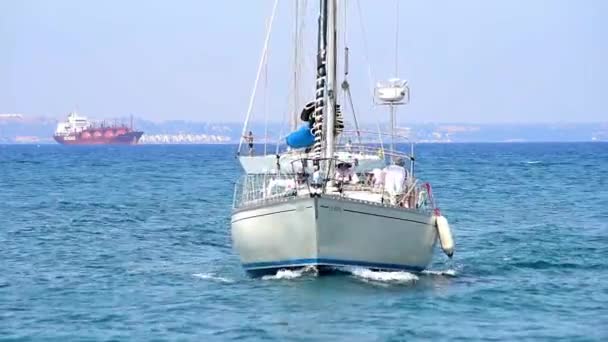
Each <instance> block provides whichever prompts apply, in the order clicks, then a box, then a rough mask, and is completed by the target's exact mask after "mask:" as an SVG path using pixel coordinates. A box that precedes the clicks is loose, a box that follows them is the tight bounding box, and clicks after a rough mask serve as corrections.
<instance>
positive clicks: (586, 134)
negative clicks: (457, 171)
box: [0, 115, 608, 145]
mask: <svg viewBox="0 0 608 342" xmlns="http://www.w3.org/2000/svg"><path fill="white" fill-rule="evenodd" d="M56 124H57V120H56V119H51V118H46V117H27V116H25V115H20V116H10V117H0V144H54V143H55V142H54V141H53V139H52V135H53V132H54V130H55V127H56ZM134 126H135V127H136V128H137V129H139V130H142V131H144V136H143V137H142V139H141V143H142V144H163V145H167V144H169V145H171V144H204V145H209V144H221V145H225V144H238V142H239V139H240V135H241V131H242V129H243V127H242V124H241V123H213V122H192V121H180V120H173V121H165V122H152V121H148V120H144V119H141V118H139V119H138V118H135V120H134ZM381 126H383V127H382V129H383V130H385V131H386V130H387V127H386V126H387V125H385V124H383V125H381ZM248 129H249V130H251V131H253V132H254V135H255V136H256V137H257V138H256V143H258V144H263V141H264V139H263V138H262V136H263V135H264V133H265V132H266V131H267V133H268V137H269V139H270V140H269V143H270V144H273V143H275V142H276V141H277V138H279V137H280V136H284V135H285V134H286V133H287V131H288V129H287V128H286V127H284V126H282V125H281V124H278V123H269V124H268V127H267V130H266V127H265V125H264V124H263V123H259V122H254V123H252V124H251V125H250V127H249V128H248ZM350 129H353V128H352V127H351V128H350ZM360 129H362V130H367V131H370V132H371V131H376V130H377V129H378V127H377V125H376V124H375V123H373V124H370V123H366V124H362V125H361V127H360ZM397 132H398V133H399V134H401V135H404V136H408V137H410V139H411V140H412V141H415V142H417V143H421V144H422V143H528V142H602V141H604V142H605V141H608V122H603V123H533V124H523V123H511V124H470V123H424V124H415V123H414V124H407V125H406V124H403V123H401V124H400V125H398V128H397Z"/></svg>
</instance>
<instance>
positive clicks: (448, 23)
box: [0, 0, 608, 124]
mask: <svg viewBox="0 0 608 342" xmlns="http://www.w3.org/2000/svg"><path fill="white" fill-rule="evenodd" d="M378 3H382V6H378ZM272 4H273V1H271V0H263V1H262V0H259V1H246V0H226V1H217V2H200V1H194V0H183V1H178V2H173V3H170V2H166V1H145V2H144V1H133V2H120V1H116V0H110V1H104V2H82V1H77V0H56V1H52V2H46V1H42V0H23V1H5V2H0V42H2V46H3V52H2V53H1V54H0V77H2V82H0V112H2V113H25V114H30V115H44V116H49V117H55V118H63V117H64V116H65V114H66V113H67V112H68V111H71V110H73V109H74V108H75V107H76V106H77V107H78V109H79V110H80V111H81V112H82V113H83V114H85V115H87V116H90V117H98V118H103V117H120V116H128V115H129V114H133V115H135V116H137V117H141V118H143V119H146V120H151V121H156V122H158V121H164V120H172V119H177V120H189V121H209V122H242V120H243V119H244V116H245V112H246V110H247V104H248V101H249V96H250V93H251V89H252V86H253V81H254V79H255V75H256V69H257V64H258V59H259V56H260V53H261V49H262V45H263V40H264V34H265V25H266V21H267V20H268V17H269V15H270V12H271V7H272ZM355 4H356V2H350V5H348V8H347V11H348V14H349V17H348V31H347V34H348V40H349V47H350V49H351V53H352V56H351V61H350V69H351V70H350V71H351V72H350V84H351V86H352V89H353V95H354V100H355V104H356V106H357V109H358V112H359V113H364V112H366V111H368V110H369V108H370V105H371V104H370V101H369V87H370V81H369V78H368V74H367V62H366V59H365V58H364V55H365V49H364V44H363V39H362V35H361V30H360V26H359V19H358V12H357V8H356V5H355ZM314 6H317V1H313V0H310V1H309V6H308V15H307V17H306V20H307V22H306V30H307V32H314V30H315V29H316V13H315V11H314ZM361 7H362V12H363V19H364V22H365V30H366V31H367V34H366V39H367V44H368V46H369V49H368V51H369V54H370V61H371V69H372V74H373V75H372V76H373V78H374V81H375V80H382V79H387V78H390V77H393V76H394V72H393V70H394V55H395V54H394V40H395V34H394V26H395V14H394V12H395V2H394V1H382V2H378V1H371V0H362V1H361ZM292 12H293V3H292V2H291V1H289V2H288V1H281V2H280V3H279V8H278V12H277V18H276V21H275V23H274V29H273V36H272V39H271V45H270V60H269V71H268V73H269V82H268V83H269V85H268V91H267V92H268V95H267V98H268V101H269V112H270V113H283V112H285V111H286V110H287V104H288V100H287V99H288V88H289V87H290V82H289V76H286V75H289V74H290V71H291V69H290V68H291V65H292V63H293V57H292V50H293V46H292V44H293V43H292V42H291V40H292V30H293V24H292V22H291V21H292V16H293V13H292ZM399 18H400V23H399V26H400V30H399V71H400V72H399V76H400V77H402V78H405V79H407V80H408V81H409V83H410V85H411V88H412V102H411V104H410V105H408V106H407V107H406V108H404V109H402V110H401V111H400V119H399V121H400V122H401V123H405V122H412V123H422V122H446V123H473V124H484V123H486V124H487V123H502V122H510V123H554V122H605V121H606V120H607V119H608V104H607V102H606V101H604V96H603V93H602V91H603V90H604V89H605V85H606V84H608V66H607V65H606V63H605V61H606V60H608V44H607V43H606V41H605V37H606V36H607V34H608V3H607V2H605V1H601V0H587V1H580V2H574V1H569V0H555V1H549V0H542V1H540V0H539V1H533V2H527V1H523V0H516V1H503V0H501V1H492V2H489V1H483V0H467V1H459V2H458V3H456V2H447V1H425V2H422V1H418V2H414V1H401V2H400V3H399ZM308 37H309V38H310V39H311V40H310V41H308V42H307V43H306V48H307V49H308V51H307V52H308V54H310V55H311V56H312V53H314V51H313V49H314V46H315V44H316V41H315V40H316V38H315V37H314V35H309V36H308ZM306 70H308V71H309V73H308V74H306V75H305V76H303V77H305V78H306V79H307V80H306V81H307V82H308V84H310V85H312V81H313V80H314V75H313V74H312V73H311V71H310V69H306ZM339 71H340V72H341V69H340V70H339ZM260 87H262V88H263V86H262V85H260ZM308 88H310V89H307V91H308V92H309V93H310V92H312V90H313V89H312V86H309V87H308ZM260 97H263V96H259V97H258V101H257V102H256V108H255V112H254V115H255V116H254V118H253V119H254V120H256V121H260V120H263V119H264V118H263V115H261V112H262V111H263V110H262V107H263V100H262V99H261V98H260ZM271 115H275V114H271ZM276 115H278V116H280V115H282V114H276ZM375 115H384V113H381V114H379V113H378V112H376V113H373V115H372V114H369V115H368V116H365V115H364V114H361V116H362V121H371V120H373V117H374V116H375ZM347 118H349V116H348V115H347ZM272 121H280V118H275V119H274V120H272Z"/></svg>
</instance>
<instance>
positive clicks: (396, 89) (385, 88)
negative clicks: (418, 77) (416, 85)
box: [374, 78, 410, 105]
mask: <svg viewBox="0 0 608 342" xmlns="http://www.w3.org/2000/svg"><path fill="white" fill-rule="evenodd" d="M374 100H375V101H376V104H380V105H402V104H407V103H408V102H409V101H410V88H409V86H408V84H407V81H406V80H401V79H399V78H391V79H389V80H388V81H384V82H378V83H377V84H376V87H375V88H374Z"/></svg>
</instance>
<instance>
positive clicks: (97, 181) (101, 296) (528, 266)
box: [0, 143, 608, 341]
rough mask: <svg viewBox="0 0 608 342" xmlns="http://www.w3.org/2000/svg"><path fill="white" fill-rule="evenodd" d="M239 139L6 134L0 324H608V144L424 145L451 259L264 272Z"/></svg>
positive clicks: (308, 332)
mask: <svg viewBox="0 0 608 342" xmlns="http://www.w3.org/2000/svg"><path fill="white" fill-rule="evenodd" d="M234 150H235V147H234V146H229V145H224V146H220V145H218V146H131V147H112V146H100V147H66V146H56V145H41V146H36V145H29V146H8V145H4V146H0V253H1V255H0V339H1V340H24V341H33V340H44V341H48V340H62V341H77V340H91V341H94V340H129V341H135V340H142V341H148V340H194V341H215V340H218V341H224V340H294V341H312V340H331V341H385V340H386V341H391V340H395V341H397V340H408V341H411V340H418V339H420V340H451V341H452V340H461V341H464V340H467V341H469V340H526V339H527V340H555V339H558V340H559V339H561V340H564V341H588V340H596V341H601V340H607V339H608V223H607V222H608V144H605V143H578V144H548V143H547V144H541V143H538V144H524V143H521V144H429V145H418V146H417V151H416V153H417V162H416V170H417V172H418V176H419V177H421V178H423V179H425V180H428V181H430V182H431V184H432V185H433V190H434V193H435V197H436V198H437V201H438V204H439V206H440V208H441V210H442V212H443V214H444V215H445V216H446V217H447V218H448V220H449V221H450V224H451V227H452V230H453V234H454V237H455V242H456V253H455V256H454V259H453V260H448V259H447V258H446V257H445V256H444V255H443V254H442V253H441V251H440V249H439V248H437V251H436V255H435V257H434V262H433V264H432V265H431V266H430V268H429V270H427V271H425V272H422V273H418V274H413V273H407V272H397V273H390V272H373V271H371V270H367V269H361V268H348V269H345V271H346V272H345V273H342V274H338V275H335V276H328V277H325V276H323V277H319V276H318V275H317V274H316V272H314V270H310V269H300V270H287V271H280V272H278V273H277V274H275V275H271V276H266V277H264V278H257V279H253V278H250V277H248V276H247V275H246V274H245V273H244V272H243V270H242V269H241V267H240V264H239V260H238V256H237V255H235V253H234V251H233V249H232V246H231V240H230V213H231V204H232V194H233V190H234V189H233V186H234V181H235V180H236V179H237V177H238V176H239V175H240V173H241V171H240V169H239V165H238V162H237V160H236V159H235V158H234Z"/></svg>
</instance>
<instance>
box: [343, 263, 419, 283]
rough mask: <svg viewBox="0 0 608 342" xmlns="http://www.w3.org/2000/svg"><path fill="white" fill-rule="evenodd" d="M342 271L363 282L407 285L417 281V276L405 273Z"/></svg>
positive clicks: (359, 268) (359, 270) (362, 269)
mask: <svg viewBox="0 0 608 342" xmlns="http://www.w3.org/2000/svg"><path fill="white" fill-rule="evenodd" d="M344 271H346V272H348V273H350V274H352V275H353V276H354V277H356V278H359V279H362V280H364V281H372V282H379V283H395V284H409V283H413V282H416V281H417V280H418V279H419V278H418V276H417V275H415V274H413V273H409V272H405V271H372V270H370V269H368V268H361V267H350V268H345V269H344Z"/></svg>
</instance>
